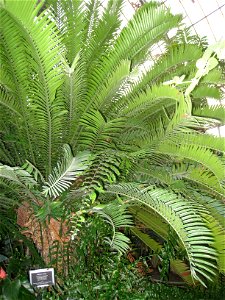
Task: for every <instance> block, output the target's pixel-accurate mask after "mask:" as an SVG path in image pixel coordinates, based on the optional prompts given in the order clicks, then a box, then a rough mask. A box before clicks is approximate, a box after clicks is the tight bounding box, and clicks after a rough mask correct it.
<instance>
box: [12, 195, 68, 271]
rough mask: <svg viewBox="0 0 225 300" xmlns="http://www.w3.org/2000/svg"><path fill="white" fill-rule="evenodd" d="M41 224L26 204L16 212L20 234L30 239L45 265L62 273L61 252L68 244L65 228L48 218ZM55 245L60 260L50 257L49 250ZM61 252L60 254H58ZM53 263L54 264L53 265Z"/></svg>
mask: <svg viewBox="0 0 225 300" xmlns="http://www.w3.org/2000/svg"><path fill="white" fill-rule="evenodd" d="M45 223H46V224H41V223H40V221H39V220H38V219H37V217H36V216H35V214H34V211H33V208H32V207H31V206H30V204H29V203H28V202H25V201H24V202H23V203H22V204H21V206H20V207H19V208H18V210H17V224H18V225H19V226H20V227H21V228H24V230H23V231H22V234H24V235H25V236H27V237H28V238H31V239H32V240H33V242H34V244H35V246H36V248H37V249H38V251H39V252H40V254H41V256H42V258H43V260H44V262H45V263H46V265H49V263H51V266H53V267H55V268H56V269H57V271H59V272H60V271H62V270H63V271H64V273H65V271H66V270H65V265H64V262H63V253H62V252H63V250H64V246H65V244H66V243H68V242H69V240H70V237H69V235H68V230H67V226H66V224H65V223H62V222H61V221H60V220H59V221H58V220H55V219H53V218H50V220H49V222H45ZM56 244H57V247H58V254H59V256H60V254H61V257H62V260H60V259H58V257H57V255H56V254H53V255H51V249H52V248H53V246H54V245H56ZM60 252H61V253H60ZM53 261H54V263H53Z"/></svg>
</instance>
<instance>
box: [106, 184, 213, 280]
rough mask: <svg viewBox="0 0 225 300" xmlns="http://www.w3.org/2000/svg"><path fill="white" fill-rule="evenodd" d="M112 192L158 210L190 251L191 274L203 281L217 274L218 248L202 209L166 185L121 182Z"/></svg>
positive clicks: (188, 252) (188, 253)
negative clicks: (164, 187)
mask: <svg viewBox="0 0 225 300" xmlns="http://www.w3.org/2000/svg"><path fill="white" fill-rule="evenodd" d="M108 191H109V192H113V193H116V194H120V195H123V196H125V197H126V198H128V199H130V200H131V201H134V202H136V203H137V202H139V203H142V204H144V205H146V206H147V207H149V208H150V209H152V210H153V211H155V212H157V213H158V214H159V215H160V216H161V217H162V218H163V219H164V220H165V221H166V222H167V223H168V224H169V225H170V226H171V227H172V228H173V229H174V230H175V232H176V234H177V236H178V238H179V239H180V241H181V242H182V244H183V247H184V249H185V250H186V252H187V257H188V260H189V263H190V270H191V275H192V277H193V278H194V279H196V280H198V281H200V282H201V283H202V284H205V283H204V280H205V279H208V280H212V277H213V276H215V275H216V268H217V264H216V261H217V252H216V251H215V249H214V248H213V234H212V231H210V230H209V229H208V228H207V226H206V223H205V222H204V219H203V218H202V217H201V214H200V212H201V210H200V209H199V210H198V209H197V208H196V207H193V206H192V205H190V203H188V202H187V201H185V200H184V199H182V198H181V197H180V196H177V195H176V194H175V193H173V192H172V191H168V190H166V189H161V188H156V187H147V188H146V189H140V188H139V187H138V185H137V184H131V183H130V184H120V185H114V186H109V187H108Z"/></svg>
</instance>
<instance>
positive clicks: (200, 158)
mask: <svg viewBox="0 0 225 300" xmlns="http://www.w3.org/2000/svg"><path fill="white" fill-rule="evenodd" d="M122 6H123V1H120V0H118V1H114V0H109V1H108V2H107V6H106V7H105V8H103V7H102V6H101V1H99V0H89V1H81V0H74V1H73V0H59V1H45V2H44V1H36V0H33V1H32V0H31V1H7V0H6V1H4V2H3V3H1V11H0V17H1V52H0V55H1V64H2V65H1V66H2V71H1V75H0V97H1V98H0V105H1V112H0V144H1V147H0V161H1V163H2V165H0V177H1V191H2V196H1V202H0V203H2V202H7V203H9V204H12V206H13V208H14V206H16V205H17V206H19V210H18V217H19V218H20V220H19V224H20V225H23V226H25V225H26V227H28V228H29V230H28V231H29V234H30V235H31V237H32V238H33V240H34V241H35V243H36V245H37V246H38V247H41V246H40V245H41V242H42V245H43V241H44V240H45V239H46V241H45V242H46V243H45V250H46V251H47V250H48V248H47V247H46V245H47V246H48V247H49V246H50V245H51V243H52V242H54V241H58V242H59V241H60V243H61V245H64V244H65V243H66V242H68V240H70V239H72V238H74V236H75V235H76V224H77V222H79V221H81V219H79V218H80V217H81V216H82V214H83V213H84V211H85V212H89V213H92V212H97V213H99V214H100V215H101V216H103V217H104V218H105V219H106V220H107V222H109V223H110V224H112V225H113V228H114V235H113V240H112V241H111V242H110V244H111V245H113V246H114V247H115V248H117V249H118V250H119V251H121V252H123V251H126V249H127V239H126V238H125V236H124V235H122V234H119V233H118V235H117V236H116V235H115V232H116V231H115V228H117V227H120V226H123V225H131V222H130V218H129V216H127V215H126V214H125V216H124V212H125V210H124V208H121V214H120V215H118V212H119V211H120V210H118V211H116V210H115V208H113V209H110V208H109V207H104V208H102V206H98V205H97V204H99V203H102V202H104V203H108V202H109V201H113V200H114V199H115V198H117V197H119V199H120V204H118V205H119V206H120V207H121V206H123V203H129V207H130V208H129V209H130V212H132V213H133V214H134V217H135V220H137V224H140V223H142V224H144V225H145V226H146V227H148V228H151V229H152V230H153V231H155V232H156V233H157V234H158V235H159V236H161V237H162V238H163V239H164V240H168V239H169V236H170V233H171V231H172V232H173V235H174V236H175V237H176V240H177V242H176V245H175V246H174V247H175V250H176V251H177V252H178V253H179V251H180V252H182V253H183V254H182V255H181V256H182V257H181V258H182V259H183V260H186V261H187V262H188V263H187V265H184V264H181V263H180V264H179V262H180V261H176V262H175V263H174V260H173V265H174V268H183V269H185V270H186V269H190V272H191V276H192V278H194V279H195V280H197V281H200V282H202V283H203V284H204V280H205V279H211V278H212V277H213V276H215V275H216V274H217V270H219V271H220V272H224V271H225V266H224V243H222V240H223V234H224V203H223V200H222V198H223V195H224V181H223V180H224V157H223V152H224V141H223V140H222V139H221V138H216V137H212V136H210V135H207V134H206V133H205V130H206V129H208V128H209V127H210V126H215V125H218V124H220V123H223V122H224V116H223V108H222V107H221V106H220V105H217V106H215V107H213V108H210V107H208V105H207V102H206V100H205V99H206V97H207V96H211V97H212V96H213V97H215V98H218V99H219V98H220V97H221V95H220V91H219V89H218V85H219V84H222V82H223V73H222V70H221V68H220V67H217V68H215V67H216V64H217V60H216V58H213V57H212V56H215V53H216V54H217V56H218V57H220V56H221V53H220V48H219V47H218V48H216V49H214V50H208V52H207V51H206V52H205V54H204V49H202V47H201V46H200V45H198V44H196V43H190V44H185V43H183V42H182V41H180V40H179V41H178V40H175V39H174V41H171V43H170V44H169V46H168V47H167V51H166V53H165V54H163V55H162V56H161V57H160V58H159V59H158V60H156V61H155V62H154V64H152V65H151V67H145V68H144V70H143V62H144V61H145V60H146V59H147V58H149V56H150V54H151V50H152V48H153V47H154V45H155V44H156V43H157V42H159V41H163V40H168V39H166V35H167V33H168V31H169V30H170V29H172V28H175V27H177V26H178V25H179V22H180V21H181V17H180V16H174V15H172V14H171V13H170V11H169V10H167V9H165V8H163V7H162V6H161V5H158V4H156V3H155V2H152V3H148V4H145V5H143V6H142V7H141V8H140V9H139V10H138V11H137V12H136V13H135V15H134V16H133V18H132V19H131V20H130V21H129V22H128V24H127V26H125V27H124V28H123V27H122V23H121V9H122ZM200 58H201V60H199V59H200ZM196 61H198V63H197V65H196ZM15 166H16V167H15ZM12 198H13V199H17V202H13V203H11V201H10V199H12ZM21 204H22V206H21ZM79 204H80V206H79ZM62 208H63V209H62ZM77 210H79V212H78V211H77ZM28 211H29V214H28ZM113 212H114V213H113ZM63 214H65V215H66V216H67V218H68V219H69V220H71V222H72V223H71V224H74V222H75V225H73V226H72V228H74V229H73V232H72V233H71V234H70V235H67V233H66V232H67V229H68V226H70V224H69V223H68V222H67V223H63V221H62V220H63ZM3 215H5V209H2V216H3ZM28 217H29V218H28ZM57 218H58V220H60V221H57V220H56V219H57ZM21 219H22V220H21ZM2 220H3V219H2ZM74 220H76V221H74ZM40 221H42V222H44V223H46V224H48V227H47V229H48V230H47V229H46V227H43V224H42V225H40ZM1 222H3V221H1ZM46 226H47V225H46ZM59 227H61V232H64V236H63V237H62V236H59V232H60V228H59ZM46 230H47V231H48V232H46ZM132 231H133V233H134V234H136V235H137V236H139V237H140V238H141V239H142V240H144V241H145V242H146V243H147V244H148V245H149V246H150V247H151V248H152V249H153V250H157V249H158V248H160V247H161V246H162V245H158V244H156V243H155V242H154V241H153V240H152V237H150V236H147V235H146V234H145V233H143V232H141V230H140V228H139V227H138V226H137V227H134V228H133V229H132ZM37 232H40V235H39V234H38V233H37ZM41 240H42V241H41ZM47 252H48V251H47ZM43 255H44V256H47V255H48V253H44V254H43ZM178 256H179V255H178ZM183 269H182V270H183Z"/></svg>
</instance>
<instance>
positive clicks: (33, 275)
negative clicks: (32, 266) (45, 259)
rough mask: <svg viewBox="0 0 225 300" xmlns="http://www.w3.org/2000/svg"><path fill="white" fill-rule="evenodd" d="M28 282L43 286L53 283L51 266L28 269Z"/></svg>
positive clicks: (53, 277) (53, 275)
mask: <svg viewBox="0 0 225 300" xmlns="http://www.w3.org/2000/svg"><path fill="white" fill-rule="evenodd" d="M29 276H30V284H31V285H33V286H36V287H45V286H50V285H54V284H55V274H54V269H53V268H48V269H38V270H31V271H29Z"/></svg>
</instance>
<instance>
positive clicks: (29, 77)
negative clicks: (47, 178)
mask: <svg viewBox="0 0 225 300" xmlns="http://www.w3.org/2000/svg"><path fill="white" fill-rule="evenodd" d="M36 4H37V3H36V1H22V2H10V1H7V2H6V3H5V5H4V6H3V9H2V14H3V16H4V18H5V20H6V21H7V22H8V23H9V26H8V27H7V26H4V28H3V34H4V36H5V40H6V47H7V48H9V50H10V55H12V57H14V59H15V58H16V57H17V61H16V63H17V64H18V67H19V70H20V73H17V72H16V71H14V70H13V72H15V73H16V78H17V80H18V88H19V90H20V91H21V90H22V95H21V100H22V101H23V102H22V104H21V109H22V113H23V126H24V124H25V126H26V127H27V128H26V129H27V132H28V136H29V141H28V145H29V146H30V147H29V148H30V150H31V151H33V157H32V162H33V163H35V159H36V160H40V158H41V157H45V164H46V165H47V168H46V169H47V170H46V171H47V173H49V172H50V171H51V167H52V153H53V152H57V151H58V149H57V144H58V134H59V133H60V130H61V115H62V114H64V113H65V108H64V104H63V102H62V101H61V100H60V99H59V98H57V99H56V98H55V93H56V90H57V88H58V87H59V86H60V85H61V84H62V58H61V55H62V53H63V48H62V44H61V43H60V38H59V36H58V32H57V28H56V26H55V24H54V23H53V22H52V21H51V20H50V18H51V15H50V12H49V11H48V10H45V11H43V12H42V13H39V14H38V12H39V10H40V8H41V7H42V5H43V3H39V4H38V5H36ZM37 15H38V16H37ZM15 28H17V31H18V34H17V35H18V37H16V38H17V39H18V38H20V39H21V42H20V43H19V45H20V47H19V49H20V52H19V51H18V49H17V44H15V43H12V40H11V39H12V38H10V33H13V32H14V31H15ZM28 82H29V84H28ZM21 100H20V101H21ZM28 102H29V105H28ZM31 129H32V130H31ZM34 132H35V135H36V137H37V138H36V139H34V138H33V137H32V133H34ZM37 142H38V143H37ZM37 145H38V148H39V151H40V152H41V153H42V154H41V155H40V153H39V155H37V153H35V154H34V147H35V146H37ZM35 156H36V157H35ZM39 162H40V161H39ZM42 163H43V161H42Z"/></svg>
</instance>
